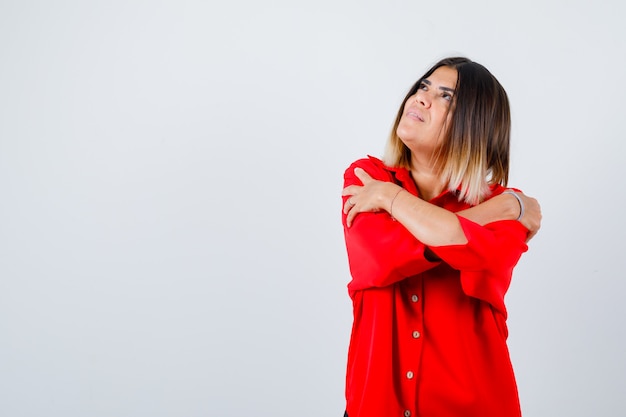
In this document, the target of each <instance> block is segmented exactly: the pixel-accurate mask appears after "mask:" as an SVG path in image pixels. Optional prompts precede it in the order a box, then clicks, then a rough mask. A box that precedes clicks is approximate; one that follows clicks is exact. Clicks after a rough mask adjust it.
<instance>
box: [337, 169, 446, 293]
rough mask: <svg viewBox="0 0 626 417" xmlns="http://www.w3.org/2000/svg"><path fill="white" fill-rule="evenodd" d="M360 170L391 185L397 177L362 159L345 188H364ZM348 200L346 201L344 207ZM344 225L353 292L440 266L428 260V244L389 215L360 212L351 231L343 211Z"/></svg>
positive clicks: (349, 172)
mask: <svg viewBox="0 0 626 417" xmlns="http://www.w3.org/2000/svg"><path fill="white" fill-rule="evenodd" d="M356 167H360V168H363V169H364V170H365V171H366V172H367V173H368V174H369V175H370V176H372V177H373V178H374V179H377V180H380V181H389V182H393V180H394V179H393V175H392V174H391V173H390V172H389V171H387V170H385V169H384V168H383V167H382V166H377V165H376V164H374V163H373V162H372V161H371V160H368V159H362V160H359V161H356V162H355V163H353V164H352V165H351V166H350V167H349V168H348V169H347V170H346V172H345V174H344V187H347V186H349V185H362V183H361V181H360V180H359V179H358V178H357V177H356V175H355V174H354V168H356ZM347 198H348V197H344V198H343V203H344V204H345V202H346V200H347ZM342 207H343V206H342ZM342 222H343V230H344V237H345V242H346V249H347V252H348V262H349V265H350V272H351V274H352V280H351V282H350V283H349V284H348V289H349V291H350V292H351V293H352V292H354V291H358V290H363V289H366V288H372V287H384V286H387V285H391V284H393V283H394V282H397V281H400V280H403V279H405V278H407V277H411V276H413V275H417V274H419V273H421V272H424V271H426V270H428V269H430V268H433V267H434V266H436V265H438V264H439V263H438V262H430V261H428V260H427V259H426V258H425V257H424V249H425V246H424V244H423V243H421V242H420V241H419V240H417V239H416V238H415V236H413V235H412V234H411V233H410V232H409V231H408V230H407V229H406V228H405V227H404V226H403V225H402V224H400V223H399V222H397V221H395V220H393V219H392V218H391V216H390V215H389V214H388V213H387V212H378V213H359V215H358V216H356V218H355V219H354V221H353V222H352V226H351V227H350V228H347V227H346V215H345V214H343V211H342Z"/></svg>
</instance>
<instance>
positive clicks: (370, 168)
mask: <svg viewBox="0 0 626 417" xmlns="http://www.w3.org/2000/svg"><path fill="white" fill-rule="evenodd" d="M354 168H362V169H364V170H365V171H366V172H367V173H368V174H370V175H374V174H375V173H376V172H380V173H382V172H385V173H389V172H390V171H394V169H393V168H390V167H388V166H386V165H385V163H384V162H383V161H381V160H380V159H378V158H376V157H375V156H371V155H367V158H361V159H357V160H356V161H354V162H353V163H352V164H350V166H349V167H348V169H347V170H346V173H348V172H349V171H353V170H354Z"/></svg>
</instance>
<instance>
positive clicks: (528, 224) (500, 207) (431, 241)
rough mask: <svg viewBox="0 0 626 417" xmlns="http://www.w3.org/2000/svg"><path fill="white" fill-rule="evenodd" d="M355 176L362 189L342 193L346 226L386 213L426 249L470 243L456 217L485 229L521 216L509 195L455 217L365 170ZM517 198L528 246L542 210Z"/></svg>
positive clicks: (531, 201) (355, 187)
mask: <svg viewBox="0 0 626 417" xmlns="http://www.w3.org/2000/svg"><path fill="white" fill-rule="evenodd" d="M354 174H355V175H356V176H357V178H358V179H359V180H360V181H361V182H362V183H363V185H362V186H358V185H349V186H347V187H346V188H344V190H343V192H342V195H343V196H349V198H348V199H346V201H345V203H344V208H343V211H344V213H345V214H346V224H347V226H348V227H350V226H351V225H352V222H353V221H354V219H355V217H356V216H357V215H358V214H359V213H364V212H378V211H381V210H384V211H386V212H388V213H389V214H391V215H392V216H393V217H394V218H395V219H396V220H397V221H398V222H400V223H401V224H402V225H403V226H404V227H406V228H407V229H408V230H409V232H411V234H412V235H413V236H415V237H416V238H417V239H418V240H420V241H421V242H422V243H423V244H424V245H426V246H444V245H455V244H457V245H462V244H465V243H467V238H466V236H465V233H464V231H463V228H462V227H461V225H460V223H459V219H458V217H457V215H459V216H461V217H464V218H466V219H468V220H471V221H473V222H474V223H477V224H479V225H485V224H488V223H492V222H495V221H499V220H515V219H517V218H518V216H519V214H520V206H519V203H518V201H517V199H516V198H515V197H514V196H511V195H509V194H501V195H499V196H496V197H493V198H491V199H489V200H487V201H485V202H484V203H482V204H480V205H477V206H475V207H472V208H469V209H466V210H463V211H460V212H458V213H456V214H455V213H451V212H450V211H448V210H446V209H443V208H441V207H438V206H435V205H434V204H430V203H428V202H427V201H424V200H422V199H420V198H418V197H416V196H414V195H412V194H411V193H409V192H406V191H404V190H403V189H402V188H401V187H400V186H399V185H396V184H394V183H391V182H386V181H378V180H375V179H373V178H372V177H371V176H370V175H369V174H368V173H367V172H365V170H363V169H362V168H355V170H354ZM518 196H519V197H520V198H521V199H522V201H523V203H524V206H525V211H524V215H523V216H522V218H521V219H520V220H519V221H520V223H521V224H522V225H523V226H524V227H525V228H526V229H528V235H527V237H526V241H527V242H528V241H529V240H530V239H531V238H532V237H533V236H534V235H535V234H536V233H537V231H538V230H539V228H540V227H541V207H540V206H539V203H538V202H537V200H536V199H534V198H532V197H528V196H526V195H524V194H522V193H518Z"/></svg>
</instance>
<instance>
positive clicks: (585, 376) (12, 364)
mask: <svg viewBox="0 0 626 417" xmlns="http://www.w3.org/2000/svg"><path fill="white" fill-rule="evenodd" d="M622 8H623V6H621V3H620V2H619V1H617V0H615V1H609V0H600V1H594V2H591V1H589V2H582V1H565V0H562V1H543V0H529V1H523V2H522V1H519V2H515V3H512V2H511V3H509V2H502V1H485V0H482V1H473V2H468V1H463V0H454V1H432V2H418V1H411V2H409V1H406V2H401V1H388V0H385V1H382V0H381V1H331V0H324V1H316V2H311V1H308V2H295V1H283V2H280V1H264V2H255V1H252V0H244V1H238V2H236V1H233V2H225V4H224V5H217V4H212V3H211V2H209V3H207V2H200V1H173V0H171V1H139V0H128V1H90V2H80V1H55V2H48V1H7V0H3V1H0V60H1V61H0V415H2V416H5V417H18V416H20V417H31V416H62V417H79V416H80V417H84V416H90V417H99V416H102V417H105V416H106V417H110V416H151V417H156V416H216V417H229V416H237V417H238V416H268V417H282V416H285V417H287V416H302V417H304V416H310V417H318V416H340V415H342V412H343V406H344V403H343V382H344V381H343V378H344V369H345V360H346V350H347V344H348V337H349V332H350V325H351V306H350V302H349V298H348V295H347V292H346V288H345V285H346V284H347V282H348V280H349V276H348V269H347V261H346V255H345V248H344V246H343V240H342V232H341V226H340V192H341V185H342V175H343V171H344V169H345V168H346V167H347V166H348V165H349V164H350V163H351V162H352V161H353V160H355V159H357V158H360V157H363V156H365V155H366V154H373V155H380V154H381V152H382V149H383V146H384V143H385V140H386V137H387V134H388V131H389V128H390V126H391V124H392V121H393V118H394V116H395V112H396V110H397V108H398V106H399V104H400V102H401V100H402V98H403V97H404V94H405V93H406V91H407V89H408V88H409V87H410V86H411V84H412V83H413V82H414V81H415V80H416V78H417V77H418V76H419V75H421V74H422V73H423V72H424V71H425V70H426V69H427V68H428V67H429V66H430V65H431V64H433V63H434V62H435V61H437V60H438V59H440V58H442V57H444V56H449V55H464V56H468V57H470V58H472V59H474V60H476V61H478V62H480V63H482V64H484V65H485V66H486V67H487V68H489V69H490V70H491V71H492V73H493V74H494V75H495V76H496V77H497V78H498V79H499V80H500V81H501V83H502V84H503V85H504V87H505V88H506V90H507V92H508V93H509V97H510V100H511V105H512V112H513V145H512V178H511V182H510V185H513V186H516V187H519V188H522V189H523V190H524V191H526V192H527V193H528V194H530V195H533V196H535V197H537V198H538V199H539V200H540V202H541V203H542V207H543V212H544V222H543V228H542V230H541V231H540V233H539V235H538V236H537V237H536V238H535V239H533V240H532V241H531V245H530V246H531V247H530V251H529V252H528V253H527V254H526V255H524V256H523V257H522V260H521V261H520V264H519V265H518V267H517V269H516V273H515V275H514V282H513V285H512V287H511V289H510V291H509V295H508V297H507V303H508V307H509V314H510V319H509V326H510V332H511V336H510V338H509V344H510V349H511V355H512V359H513V363H514V366H515V369H516V372H517V376H518V383H519V389H520V396H521V401H522V406H523V410H524V413H525V416H526V417H540V416H541V417H543V416H546V417H553V416H568V417H577V416H580V417H587V416H603V417H607V416H624V415H626V395H624V394H625V392H624V387H626V357H625V354H624V351H625V348H624V345H625V343H626V337H625V336H626V335H625V332H626V330H625V326H624V323H623V320H624V318H625V317H626V303H624V301H623V300H624V295H625V293H626V284H625V283H624V281H625V280H626V276H625V274H624V270H625V267H626V256H625V255H624V253H623V248H624V244H623V239H624V238H623V236H624V233H625V232H626V227H625V221H624V216H623V215H622V210H623V206H624V204H625V203H626V201H625V191H624V185H623V181H624V174H625V169H624V164H623V159H624V154H625V152H624V151H625V150H626V146H625V145H624V141H625V140H626V125H625V124H624V97H625V96H626V87H625V83H624V68H625V67H626V52H625V47H624V44H625V42H626V33H625V29H624V24H623V21H622V17H623V15H624V12H623V10H621V9H622Z"/></svg>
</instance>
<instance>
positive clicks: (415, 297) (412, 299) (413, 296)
mask: <svg viewBox="0 0 626 417" xmlns="http://www.w3.org/2000/svg"><path fill="white" fill-rule="evenodd" d="M419 299H420V298H419V297H418V296H417V295H415V294H413V295H412V296H411V301H413V302H414V303H417V302H418V301H419Z"/></svg>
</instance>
